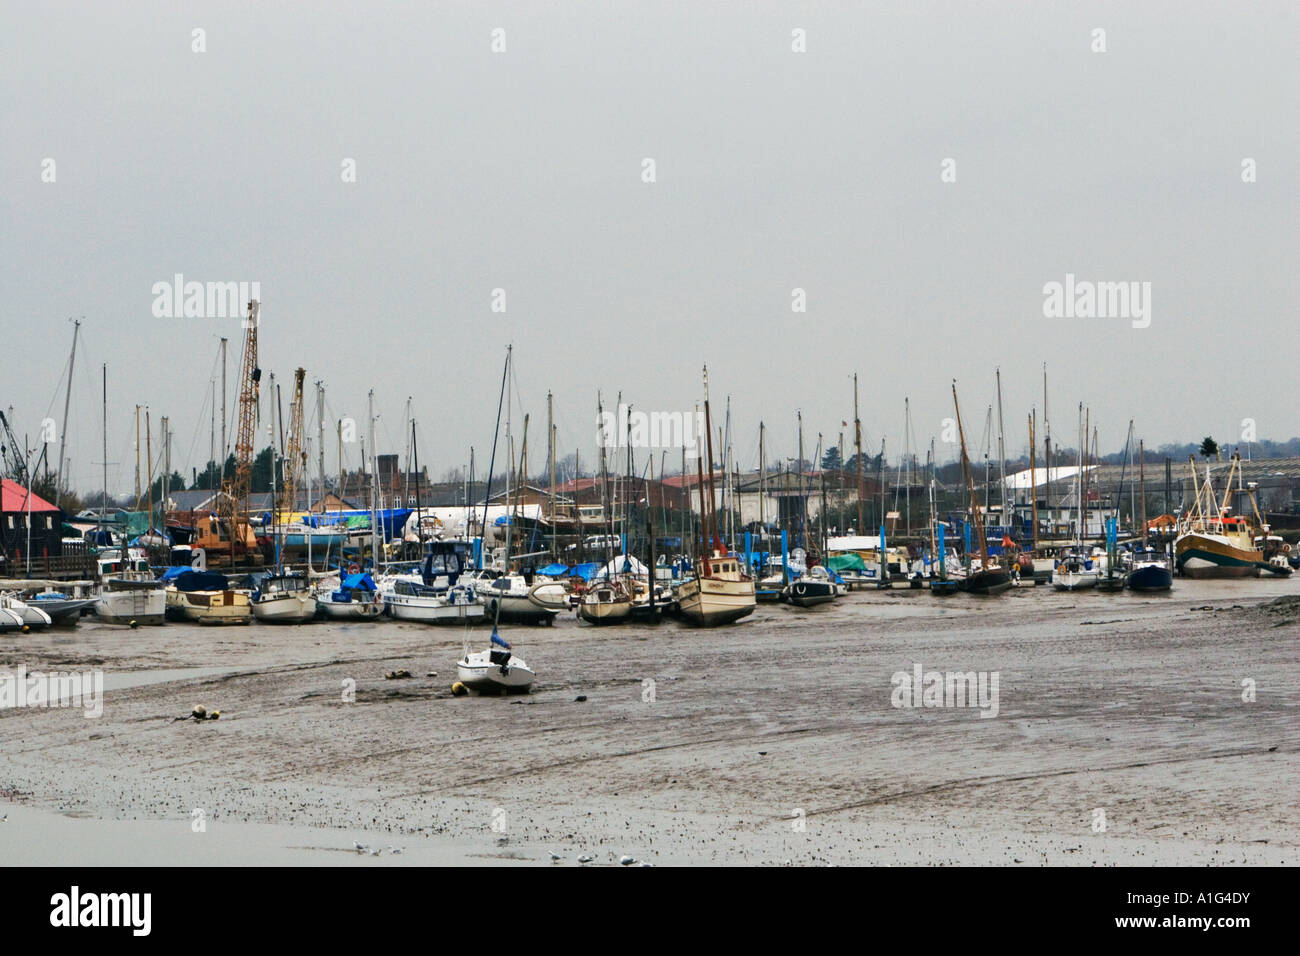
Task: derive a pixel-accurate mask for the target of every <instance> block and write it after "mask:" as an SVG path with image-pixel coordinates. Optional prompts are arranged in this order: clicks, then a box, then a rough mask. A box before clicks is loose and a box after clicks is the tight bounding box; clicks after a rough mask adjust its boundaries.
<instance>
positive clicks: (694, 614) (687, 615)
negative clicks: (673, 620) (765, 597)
mask: <svg viewBox="0 0 1300 956" xmlns="http://www.w3.org/2000/svg"><path fill="white" fill-rule="evenodd" d="M677 603H678V607H679V609H680V612H681V616H682V617H683V618H684V619H685V620H686V621H687V622H688V623H690V624H693V625H695V626H696V627H718V626H721V625H723V624H732V623H734V622H736V621H739V620H741V619H742V618H745V617H748V616H749V615H750V614H753V613H754V608H755V607H757V601H756V600H755V597H754V582H753V581H727V580H724V579H720V578H702V579H701V578H692V579H691V580H689V581H686V582H684V583H683V584H682V586H681V587H680V588H678V591H677Z"/></svg>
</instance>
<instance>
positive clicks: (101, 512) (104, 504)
mask: <svg viewBox="0 0 1300 956" xmlns="http://www.w3.org/2000/svg"><path fill="white" fill-rule="evenodd" d="M101 371H102V372H103V376H104V399H103V404H104V460H103V462H102V464H103V466H104V500H103V501H102V502H100V508H99V516H100V517H101V518H103V517H104V515H106V514H107V513H108V363H107V362H105V363H104V366H103V369H102V370H101Z"/></svg>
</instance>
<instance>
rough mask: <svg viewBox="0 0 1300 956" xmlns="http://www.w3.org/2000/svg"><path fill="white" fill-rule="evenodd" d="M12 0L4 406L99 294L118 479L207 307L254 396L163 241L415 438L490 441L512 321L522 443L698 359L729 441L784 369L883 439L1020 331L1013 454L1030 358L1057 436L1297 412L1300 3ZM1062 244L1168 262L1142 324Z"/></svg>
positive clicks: (51, 363)
mask: <svg viewBox="0 0 1300 956" xmlns="http://www.w3.org/2000/svg"><path fill="white" fill-rule="evenodd" d="M3 9H4V14H3V19H4V28H3V30H0V244H2V245H0V278H2V279H3V284H2V288H3V296H2V300H3V301H2V304H0V323H2V330H3V342H4V346H3V348H4V357H5V361H4V363H3V364H4V377H3V387H0V406H2V407H4V408H6V409H8V408H9V407H12V408H13V415H14V419H15V425H16V426H17V428H18V430H19V432H20V433H26V434H29V435H32V436H35V435H36V433H37V432H38V430H39V423H40V420H41V419H42V418H44V417H47V416H52V417H54V418H56V419H57V418H58V417H59V416H60V414H61V412H62V402H63V395H62V390H61V387H60V385H59V380H60V376H61V374H62V370H63V368H64V367H65V365H66V361H67V352H68V348H69V346H70V344H71V340H72V326H71V324H70V322H69V321H68V318H69V317H70V316H78V317H80V316H84V317H85V322H84V325H83V333H84V334H83V337H82V342H81V347H80V349H79V351H78V355H77V368H76V373H75V376H74V389H73V397H72V412H71V422H70V427H69V433H68V452H67V454H68V457H69V458H70V459H71V460H72V466H71V479H72V482H73V484H74V485H75V486H76V487H77V488H79V489H81V490H83V491H90V490H93V489H95V488H97V487H98V486H99V484H100V480H101V478H100V468H99V465H98V464H97V463H98V462H99V461H100V459H101V457H102V455H101V451H100V432H101V425H100V407H99V402H100V397H99V395H100V383H99V369H100V365H101V363H104V362H106V363H107V364H108V376H109V398H110V402H111V404H112V408H111V410H110V417H109V422H108V439H109V454H108V457H109V459H110V461H113V462H116V463H117V464H114V465H113V466H112V467H111V468H110V478H109V483H110V490H111V491H113V492H122V491H125V490H127V489H128V488H129V486H130V485H131V483H132V473H133V469H134V461H135V456H134V452H133V450H132V441H133V438H134V409H135V405H136V404H142V405H143V404H147V405H148V406H149V407H150V408H151V410H152V415H153V417H154V423H155V427H156V426H157V417H158V416H160V415H163V414H167V415H170V417H171V422H172V430H173V432H174V436H175V437H174V444H173V452H172V457H173V465H174V466H175V467H176V468H177V469H178V470H184V472H185V474H186V476H187V477H188V475H189V469H190V468H192V467H200V468H201V467H202V465H203V463H204V462H205V461H206V459H207V457H208V441H209V424H210V417H211V416H210V405H209V403H208V402H209V400H208V394H209V388H210V383H211V381H212V377H213V375H214V359H215V357H216V354H217V349H218V338H219V336H221V335H226V336H229V337H230V338H231V356H230V378H231V382H232V386H231V391H230V402H231V403H232V404H233V402H234V399H235V390H234V378H235V372H236V369H237V364H238V352H239V335H240V329H239V323H238V321H237V320H229V319H226V320H223V319H216V318H204V319H200V318H156V317H154V315H153V313H152V305H153V298H154V297H153V292H152V286H153V284H154V283H155V282H159V281H170V280H171V278H172V276H173V275H174V274H176V273H181V274H183V275H184V277H185V278H186V279H187V280H192V281H200V282H209V281H212V282H217V281H221V282H225V281H257V282H259V283H260V284H261V294H262V301H263V321H262V338H261V364H262V366H263V367H264V368H265V369H266V370H268V371H271V372H275V373H276V376H277V379H278V380H280V381H281V382H283V383H285V384H286V386H287V384H288V383H289V382H290V381H291V378H292V370H293V368H294V367H295V366H297V365H300V364H301V365H304V366H305V367H306V368H307V375H308V382H309V383H311V382H314V381H315V380H317V379H321V380H323V381H324V382H325V385H326V389H327V396H326V397H327V402H328V406H329V411H328V413H327V414H328V416H329V417H330V418H331V419H333V418H336V417H338V416H342V415H350V416H353V417H355V418H357V419H358V420H364V418H365V404H366V392H367V390H368V389H370V388H374V390H375V397H376V404H377V408H378V410H379V411H380V413H381V424H380V426H379V434H380V437H381V442H380V444H381V449H380V450H381V451H384V450H394V451H401V450H402V448H403V445H404V442H403V434H404V427H403V424H402V418H403V414H404V413H403V408H404V405H405V402H406V399H407V396H411V397H412V399H413V407H414V415H415V417H416V418H417V419H418V420H419V422H420V425H419V443H420V450H421V460H422V463H424V464H427V465H428V466H429V468H430V470H431V472H432V473H433V474H434V475H435V476H438V475H441V474H442V473H443V472H444V471H446V470H447V469H449V468H453V467H456V466H458V465H462V464H464V462H465V460H466V458H467V455H468V448H469V446H470V445H471V444H472V445H474V446H476V448H477V449H478V453H479V455H480V459H479V460H480V462H482V461H484V460H485V459H486V455H487V451H488V448H489V446H490V444H491V440H492V427H493V421H494V416H495V412H496V397H497V387H498V381H499V377H500V372H501V364H502V360H503V358H504V354H505V346H506V343H508V342H513V343H514V346H515V355H516V359H517V363H516V373H517V383H518V399H519V400H522V402H523V404H524V408H525V410H526V411H528V412H530V413H531V414H532V416H533V422H534V423H535V424H534V426H533V428H534V431H533V435H532V440H531V442H530V444H531V445H532V447H533V448H534V449H535V451H534V452H533V453H532V454H530V460H531V463H532V467H533V469H534V470H540V468H541V466H542V461H543V459H544V457H545V453H544V451H541V450H540V449H543V448H544V437H543V434H542V433H543V431H544V429H543V428H540V427H538V425H537V424H536V423H541V422H544V421H545V395H546V391H547V389H551V390H553V391H554V393H555V402H556V417H557V423H558V425H559V441H560V446H561V449H560V450H561V454H567V453H571V452H572V451H573V449H574V447H575V446H579V447H580V449H581V452H582V455H583V459H584V462H589V461H591V460H592V455H593V453H594V447H595V429H594V416H595V406H596V392H597V389H601V390H603V392H604V393H605V395H606V396H607V401H612V399H613V397H614V395H615V394H616V393H617V392H618V391H619V390H622V392H623V395H624V397H625V399H626V400H627V401H629V402H631V403H632V404H633V405H634V406H635V407H636V408H639V409H643V410H664V411H667V410H674V409H677V410H689V409H691V408H692V407H693V405H694V403H695V402H696V401H698V400H699V398H700V396H701V387H700V367H701V365H702V364H703V363H704V362H707V363H708V365H709V371H710V384H711V392H712V397H713V399H714V404H715V408H720V407H721V406H722V404H723V401H724V399H725V396H727V395H730V396H731V398H732V408H733V413H734V419H735V427H736V448H737V454H738V457H739V459H740V462H741V464H742V465H744V466H747V467H753V466H754V465H755V464H756V454H757V432H758V423H759V421H760V419H761V420H763V421H765V422H766V423H767V426H768V429H769V448H770V451H769V456H770V460H775V459H777V458H779V457H781V456H789V455H793V454H794V446H795V413H796V409H802V410H803V414H804V420H805V423H806V429H807V432H806V438H805V441H806V443H807V446H808V453H809V454H810V455H811V453H812V448H813V446H814V445H815V443H816V433H817V432H818V431H823V432H825V433H827V438H828V441H829V442H830V443H833V442H834V441H836V440H837V433H838V432H839V430H840V422H841V421H842V420H849V421H850V423H851V419H852V381H851V376H852V374H853V373H854V372H855V371H857V372H858V373H860V375H861V396H862V397H861V402H862V418H863V422H864V429H865V433H866V440H867V442H868V443H869V445H870V446H871V447H872V448H873V449H874V448H876V447H878V445H879V441H880V438H881V436H882V434H883V435H884V436H886V438H887V441H888V450H889V451H890V453H891V456H892V454H893V453H896V452H897V451H898V450H899V448H900V445H901V434H902V425H903V399H904V397H905V396H908V397H910V399H911V405H912V413H913V431H914V433H915V437H916V440H917V442H918V443H921V444H928V440H929V438H930V436H931V435H935V436H936V437H938V436H939V432H940V428H941V421H942V419H943V418H944V417H947V416H950V415H951V414H952V403H951V393H950V391H949V383H950V381H951V379H952V378H954V377H955V378H956V379H957V380H958V386H959V389H960V393H961V397H962V401H963V412H964V413H965V414H966V416H967V417H968V419H969V421H968V431H969V432H972V433H973V434H974V441H975V442H978V440H979V437H980V435H982V433H983V425H984V414H985V408H986V407H987V405H988V403H989V402H991V401H992V399H993V390H994V369H995V367H998V366H1000V367H1001V369H1002V379H1003V387H1004V407H1005V415H1006V421H1007V432H1008V435H1007V447H1008V451H1009V452H1010V453H1012V454H1017V453H1019V452H1020V451H1022V450H1024V449H1025V448H1026V445H1027V434H1026V431H1027V429H1026V424H1025V417H1026V415H1027V414H1028V411H1029V409H1030V406H1031V405H1034V404H1036V405H1038V407H1039V410H1040V412H1041V406H1042V384H1041V367H1042V364H1043V363H1044V362H1046V363H1047V364H1048V369H1049V375H1050V385H1051V395H1050V400H1051V403H1052V404H1051V412H1052V419H1053V422H1052V424H1053V432H1054V436H1055V437H1058V438H1061V439H1062V440H1064V441H1066V442H1067V443H1070V444H1073V438H1074V436H1075V434H1076V430H1075V411H1076V407H1077V404H1078V403H1079V402H1080V401H1082V402H1085V403H1087V404H1088V405H1089V407H1090V408H1091V413H1092V419H1093V421H1094V422H1096V423H1097V424H1098V425H1099V426H1100V433H1101V444H1102V448H1103V451H1113V450H1116V449H1117V448H1119V447H1120V446H1122V444H1123V441H1124V435H1125V432H1126V431H1127V426H1128V420H1129V418H1134V419H1136V427H1137V431H1138V434H1139V435H1142V436H1144V437H1145V438H1146V440H1147V442H1148V445H1156V444H1159V443H1161V442H1167V441H1188V440H1199V438H1200V437H1201V436H1203V435H1205V434H1213V435H1214V436H1216V437H1218V438H1219V439H1220V440H1221V441H1234V440H1235V438H1236V435H1237V433H1238V432H1239V430H1240V427H1241V424H1240V423H1241V421H1242V420H1243V419H1246V418H1252V419H1255V420H1256V422H1257V426H1258V433H1259V435H1260V436H1261V437H1270V438H1278V439H1282V438H1287V437H1290V436H1293V435H1295V434H1297V432H1300V428H1297V411H1296V409H1297V403H1296V392H1295V379H1296V365H1295V363H1294V360H1293V356H1294V350H1295V344H1296V334H1295V323H1296V319H1297V310H1296V302H1297V299H1298V298H1300V297H1298V295H1297V293H1298V292H1300V288H1298V286H1300V278H1298V276H1300V269H1297V253H1298V252H1300V241H1298V240H1297V232H1296V230H1297V223H1300V199H1298V197H1300V122H1297V118H1298V117H1300V102H1298V100H1300V96H1298V95H1297V94H1298V92H1300V79H1298V78H1297V77H1298V72H1297V63H1298V62H1300V58H1298V57H1297V52H1298V51H1300V4H1296V3H1295V2H1292V0H1279V2H1263V3H1217V4H1211V3H1196V2H1183V0H1180V2H1143V3H1133V2H1122V3H1090V2H1071V3H1063V2H992V3H971V2H954V3H932V2H916V3H891V4H883V3H775V2H774V3H755V2H751V3H743V4H742V3H739V2H700V0H693V2H666V0H655V2H642V3H630V2H628V3H595V2H555V3H541V2H521V3H490V2H465V3H441V2H431V3H400V4H397V3H373V2H367V3H354V4H344V3H317V4H311V5H307V4H283V3H238V4H235V3H203V4H194V3H176V2H150V3H133V4H98V3H78V4H72V3H69V4H28V3H17V2H11V0H6V2H5V3H4V8H3ZM1099 28H1100V29H1102V30H1104V31H1105V33H1104V44H1105V51H1104V52H1096V51H1095V50H1094V47H1096V46H1097V45H1098V41H1097V34H1095V33H1094V31H1095V30H1097V29H1099ZM196 29H202V30H203V31H204V34H203V38H204V41H205V45H206V51H205V52H195V51H194V49H193V47H194V45H195V40H194V33H193V31H194V30H196ZM496 29H500V30H503V31H504V40H505V50H504V52H494V51H493V49H492V46H493V37H494V34H493V31H494V30H496ZM796 30H802V31H805V33H804V36H805V37H806V41H805V42H806V52H796V51H795V50H793V49H792V46H794V45H797V40H796V38H795V35H794V31H796ZM498 36H500V35H498ZM348 158H351V159H353V160H355V164H356V181H355V182H345V181H344V177H343V174H342V164H343V162H344V160H345V159H348ZM646 158H652V159H653V160H654V161H655V174H656V176H655V181H654V182H653V183H647V182H644V181H643V176H642V171H643V165H642V164H643V160H644V159H646ZM47 159H53V160H54V161H55V165H54V167H53V169H54V171H55V177H54V181H53V182H46V181H43V174H44V172H45V170H46V169H47V166H46V165H45V160H47ZM946 159H952V160H953V161H954V163H955V172H956V181H955V182H944V181H942V177H941V174H942V172H943V171H944V166H943V164H944V161H945V160H946ZM1248 159H1249V160H1253V161H1254V168H1255V171H1256V173H1255V180H1256V181H1254V182H1244V181H1243V161H1245V160H1248ZM1067 273H1072V274H1074V275H1075V276H1076V277H1077V278H1078V279H1079V280H1089V281H1108V282H1109V281H1136V282H1149V283H1150V284H1151V285H1150V288H1151V300H1150V307H1151V308H1150V325H1149V327H1147V328H1134V327H1133V322H1132V321H1130V320H1129V319H1127V318H1091V319H1075V318H1047V317H1045V316H1044V292H1043V288H1044V285H1045V284H1046V283H1049V282H1053V281H1057V282H1064V280H1065V276H1066V274H1067ZM497 288H500V289H504V290H505V292H506V312H505V313H504V314H500V313H494V312H493V311H492V309H491V306H492V290H493V289H497ZM796 288H798V289H803V290H805V293H806V301H807V311H806V312H805V313H796V312H794V311H792V290H794V289H796ZM286 391H287V389H286ZM285 403H286V405H287V403H288V395H287V394H286V396H285ZM331 428H332V426H331ZM232 430H233V426H232ZM362 430H363V431H364V421H363V424H362ZM261 440H262V441H263V442H264V441H265V432H263V434H262V438H261ZM156 451H157V448H155V452H156ZM972 452H973V454H974V449H973V450H972ZM51 453H52V454H53V453H54V452H53V451H52V452H51ZM334 456H335V450H334V442H333V441H332V440H330V441H329V442H328V460H329V461H330V462H332V461H333V460H334ZM349 457H350V460H351V461H352V462H353V464H355V462H356V460H357V455H356V452H355V451H351V452H350V455H349ZM939 457H940V459H941V460H948V459H949V458H950V457H951V449H950V448H942V447H941V451H940V455H939ZM668 458H669V461H670V462H673V461H674V460H676V459H677V454H676V453H670V454H669V456H668Z"/></svg>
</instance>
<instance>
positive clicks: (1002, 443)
mask: <svg viewBox="0 0 1300 956" xmlns="http://www.w3.org/2000/svg"><path fill="white" fill-rule="evenodd" d="M996 371H997V380H998V467H999V469H1000V482H1001V486H1002V523H1003V524H1004V525H1006V526H1007V528H1008V530H1009V529H1010V527H1011V522H1010V521H1009V520H1007V448H1006V435H1005V432H1004V431H1003V428H1002V369H1001V368H999V369H997V370H996Z"/></svg>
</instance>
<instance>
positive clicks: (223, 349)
mask: <svg viewBox="0 0 1300 956" xmlns="http://www.w3.org/2000/svg"><path fill="white" fill-rule="evenodd" d="M217 458H218V459H219V460H220V462H221V479H220V480H221V484H218V485H217V487H218V488H220V487H221V485H223V484H225V481H226V340H225V338H224V337H223V338H222V340H221V448H220V449H219V450H218V454H217ZM340 474H342V472H340ZM231 533H232V534H233V533H234V532H233V531H232V532H231Z"/></svg>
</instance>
